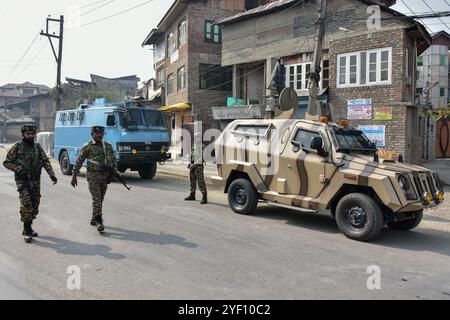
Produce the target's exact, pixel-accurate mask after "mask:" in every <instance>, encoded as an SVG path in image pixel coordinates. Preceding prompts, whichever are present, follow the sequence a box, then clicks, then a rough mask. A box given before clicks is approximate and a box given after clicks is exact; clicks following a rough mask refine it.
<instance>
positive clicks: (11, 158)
mask: <svg viewBox="0 0 450 320" xmlns="http://www.w3.org/2000/svg"><path fill="white" fill-rule="evenodd" d="M21 131H22V141H20V142H17V143H16V144H14V145H13V146H12V147H11V149H9V150H8V154H7V155H6V160H5V161H4V162H3V165H4V166H5V168H6V169H8V170H11V171H13V172H14V178H15V180H16V185H17V191H18V192H19V199H20V216H21V219H20V220H21V221H22V222H23V232H22V235H23V236H24V237H25V241H26V242H31V240H32V239H33V237H37V236H38V233H37V232H35V231H34V230H33V228H32V224H33V220H35V219H36V216H37V215H38V213H39V204H40V199H41V192H40V191H41V172H42V168H44V169H45V171H47V173H48V175H49V176H50V179H51V180H52V181H53V184H56V183H57V182H58V179H56V176H55V172H54V171H53V168H52V165H51V164H50V160H49V159H48V157H47V155H46V154H45V151H44V150H43V149H42V147H41V146H40V145H39V144H38V143H35V142H34V140H35V139H36V131H37V128H36V126H34V125H24V126H23V127H22V129H21Z"/></svg>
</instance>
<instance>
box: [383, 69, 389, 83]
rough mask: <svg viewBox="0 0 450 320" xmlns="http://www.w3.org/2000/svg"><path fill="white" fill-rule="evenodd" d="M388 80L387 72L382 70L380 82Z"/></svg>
mask: <svg viewBox="0 0 450 320" xmlns="http://www.w3.org/2000/svg"><path fill="white" fill-rule="evenodd" d="M388 80H389V71H388V70H384V71H381V81H388Z"/></svg>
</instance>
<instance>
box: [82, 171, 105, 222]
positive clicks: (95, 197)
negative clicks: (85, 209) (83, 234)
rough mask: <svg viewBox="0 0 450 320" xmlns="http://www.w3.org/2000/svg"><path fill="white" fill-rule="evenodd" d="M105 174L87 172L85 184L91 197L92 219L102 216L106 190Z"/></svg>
mask: <svg viewBox="0 0 450 320" xmlns="http://www.w3.org/2000/svg"><path fill="white" fill-rule="evenodd" d="M108 177H109V173H107V172H88V173H87V176H86V178H87V182H88V186H89V193H90V194H91V196H92V217H97V216H102V215H103V211H102V207H103V200H105V194H106V190H107V189H108V182H109V181H108Z"/></svg>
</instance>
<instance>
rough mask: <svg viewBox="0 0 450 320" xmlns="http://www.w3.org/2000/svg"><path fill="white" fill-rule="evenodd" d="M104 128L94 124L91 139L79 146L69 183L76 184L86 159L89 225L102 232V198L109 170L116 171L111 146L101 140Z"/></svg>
mask: <svg viewBox="0 0 450 320" xmlns="http://www.w3.org/2000/svg"><path fill="white" fill-rule="evenodd" d="M104 133H105V128H104V127H102V126H94V127H92V129H91V136H92V140H91V141H89V142H87V143H85V144H84V146H83V147H82V148H81V151H80V156H79V157H78V159H77V161H76V163H75V166H74V168H73V176H72V181H71V185H72V186H73V187H74V188H75V187H76V186H77V184H78V181H77V175H78V174H79V173H80V169H81V167H82V166H83V162H84V161H85V160H87V176H86V178H87V182H88V186H89V192H90V194H91V196H92V219H91V225H92V226H95V227H97V230H98V231H99V232H103V231H104V230H105V227H104V225H103V211H102V206H103V200H104V199H105V194H106V190H107V189H108V184H109V183H110V182H111V172H112V171H113V170H114V171H115V172H117V161H116V157H115V156H114V151H113V147H112V145H111V144H110V143H108V142H106V141H104V140H103V136H104ZM117 174H118V173H117Z"/></svg>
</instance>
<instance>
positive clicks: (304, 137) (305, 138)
mask: <svg viewBox="0 0 450 320" xmlns="http://www.w3.org/2000/svg"><path fill="white" fill-rule="evenodd" d="M315 137H320V134H319V133H318V132H314V131H308V130H304V129H300V130H298V131H297V133H296V134H295V138H294V141H296V142H299V143H300V144H301V146H302V148H306V149H309V148H310V146H311V141H312V139H313V138H315Z"/></svg>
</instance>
